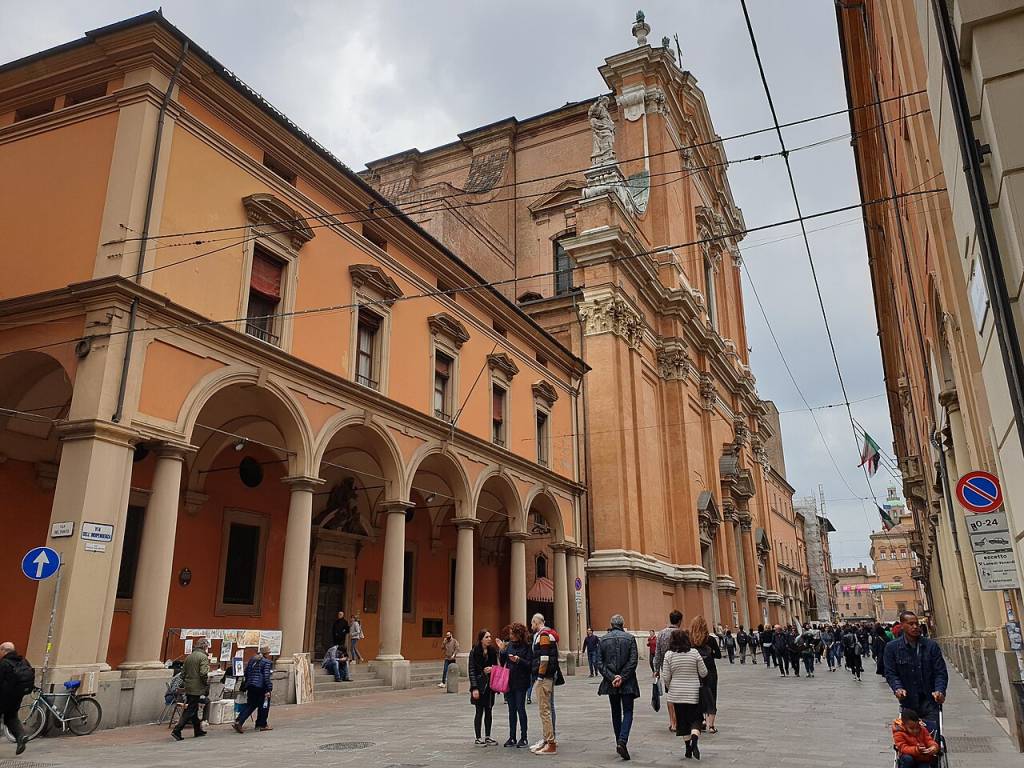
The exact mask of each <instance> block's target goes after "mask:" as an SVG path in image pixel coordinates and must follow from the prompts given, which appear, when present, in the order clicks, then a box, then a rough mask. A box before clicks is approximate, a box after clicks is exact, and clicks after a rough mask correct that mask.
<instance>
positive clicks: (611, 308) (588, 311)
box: [579, 296, 644, 349]
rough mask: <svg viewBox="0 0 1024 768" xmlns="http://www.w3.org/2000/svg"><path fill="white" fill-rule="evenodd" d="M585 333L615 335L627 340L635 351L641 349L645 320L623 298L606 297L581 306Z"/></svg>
mask: <svg viewBox="0 0 1024 768" xmlns="http://www.w3.org/2000/svg"><path fill="white" fill-rule="evenodd" d="M579 311H580V318H581V319H582V320H583V327H584V333H586V335H587V336H596V335H598V334H602V333H614V334H615V335H616V336H621V337H622V338H623V339H625V341H626V343H627V344H629V346H631V347H632V348H633V349H638V348H639V347H640V342H641V341H642V340H643V336H644V320H643V318H642V317H640V315H639V313H638V312H637V311H636V310H634V309H633V308H632V307H631V306H630V305H629V304H628V303H627V302H626V300H625V299H623V298H622V297H621V296H605V297H602V298H599V299H594V300H593V301H588V302H585V303H584V304H581V305H580V308H579Z"/></svg>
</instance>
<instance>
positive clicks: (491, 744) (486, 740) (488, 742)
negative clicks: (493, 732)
mask: <svg viewBox="0 0 1024 768" xmlns="http://www.w3.org/2000/svg"><path fill="white" fill-rule="evenodd" d="M484 743H485V744H486V745H487V746H488V747H496V746H498V742H497V741H495V740H494V739H492V738H491V737H490V736H487V737H485V738H484Z"/></svg>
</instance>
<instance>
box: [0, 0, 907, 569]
mask: <svg viewBox="0 0 1024 768" xmlns="http://www.w3.org/2000/svg"><path fill="white" fill-rule="evenodd" d="M638 2H639V3H641V6H642V8H643V10H644V12H645V13H646V17H647V22H648V23H649V24H650V25H651V28H652V31H651V34H650V36H649V39H650V42H651V43H652V44H657V41H659V40H660V39H661V38H662V37H663V36H665V35H668V36H670V37H671V36H672V35H673V34H678V35H679V42H680V46H681V48H682V64H683V67H684V68H685V69H688V70H690V71H691V72H692V73H693V74H694V75H695V77H696V78H697V80H698V83H699V85H700V87H701V89H702V90H703V91H704V93H705V95H706V97H707V102H708V106H709V109H710V112H711V117H712V120H713V121H714V125H715V129H716V131H717V132H718V134H719V135H720V136H729V135H732V134H736V133H742V132H746V131H750V130H755V129H759V128H766V127H770V126H771V124H772V122H771V113H770V111H769V109H768V105H767V102H766V100H765V96H764V91H763V88H762V85H761V82H760V79H759V76H758V72H757V68H756V63H755V60H754V56H753V53H752V50H751V46H750V41H749V39H748V36H747V31H746V27H745V25H744V21H743V14H742V10H741V8H740V4H739V0H658V1H652V0H632V2H629V3H625V2H619V1H617V0H616V1H614V2H613V1H611V0H560V2H557V3H553V2H550V0H548V1H547V2H537V1H536V0H489V1H488V2H468V1H467V2H454V1H452V0H434V1H432V2H413V0H404V1H400V0H374V2H365V0H364V1H363V2H350V1H348V0H334V1H333V2H319V1H316V0H312V1H305V0H294V1H293V2H289V3H280V2H264V1H263V0H246V2H244V3H243V2H238V1H237V0H223V1H221V2H217V3H210V2H196V1H195V0H164V4H163V13H164V15H165V16H166V17H167V18H168V19H169V20H170V21H171V22H172V23H173V24H175V25H176V26H178V27H179V28H180V29H182V30H183V31H184V32H185V33H186V34H187V35H189V36H190V37H191V38H192V39H193V40H195V41H196V42H197V43H198V44H199V45H201V46H202V47H203V48H205V49H206V50H207V51H209V52H210V53H211V54H212V55H213V56H214V57H215V58H217V59H218V60H220V61H221V63H223V64H224V65H225V66H226V67H227V68H228V69H230V70H232V71H233V72H235V73H236V74H237V75H238V76H239V77H241V78H242V79H243V80H245V81H246V82H247V83H248V84H249V85H250V86H251V87H252V88H254V89H255V90H256V91H258V92H260V93H261V94H263V96H264V97H266V98H267V99H268V100H269V101H270V102H271V103H273V104H274V105H275V106H276V107H277V108H278V109H280V110H281V111H283V112H284V113H285V114H287V115H288V116H289V117H290V118H291V119H292V120H293V121H294V122H296V123H297V124H298V125H299V126H301V127H302V128H304V129H305V130H306V131H308V132H309V133H310V134H312V135H313V136H314V137H315V138H316V139H318V140H319V141H320V142H321V143H322V144H324V145H325V146H326V147H327V148H328V149H330V150H331V151H332V152H334V154H336V155H337V156H338V157H340V158H341V159H342V160H343V161H344V162H346V163H347V164H348V165H349V166H350V167H352V168H355V169H357V170H358V169H361V168H362V167H363V166H364V164H365V163H366V161H368V160H372V159H374V158H378V157H384V156H386V155H389V154H392V153H394V152H398V151H401V150H404V149H409V148H412V147H418V148H419V149H428V148H430V147H433V146H436V145H439V144H444V143H447V142H449V141H452V140H454V139H455V138H456V134H457V133H460V132H463V131H466V130H468V129H471V128H474V127H477V126H480V125H484V124H487V123H490V122H493V121H495V120H499V119H502V118H505V117H510V116H517V117H520V118H523V117H528V116H530V115H534V114H538V113H541V112H545V111H547V110H549V109H553V108H556V107H558V106H560V105H562V104H565V103H566V102H569V101H577V100H580V99H584V98H588V97H590V96H593V95H596V94H598V93H603V92H605V91H607V87H606V86H605V85H604V83H603V81H602V79H601V77H600V74H599V73H598V71H597V68H598V66H600V65H601V64H602V63H603V61H604V59H605V58H606V57H608V56H611V55H613V54H615V53H619V52H621V51H624V50H627V49H628V48H631V47H633V46H634V45H635V41H634V39H633V38H632V36H631V34H630V27H631V26H632V21H633V17H634V14H635V13H636V10H637V3H638ZM748 4H749V6H750V13H751V18H752V23H753V27H754V31H755V34H756V35H757V39H758V46H759V48H760V51H761V57H762V61H763V63H764V67H765V73H766V77H767V79H768V84H769V86H770V88H771V90H772V96H773V98H774V101H775V106H776V110H777V112H778V115H779V119H780V121H781V122H783V123H785V122H788V121H792V120H798V119H801V118H806V117H811V116H814V115H819V114H822V113H825V112H832V111H835V110H837V109H843V108H845V107H846V95H845V89H844V85H843V72H842V62H841V59H840V52H839V47H838V41H837V34H836V18H835V10H834V7H833V4H832V3H828V2H821V0H749V2H748ZM153 9H154V6H153V5H150V4H147V3H146V2H141V1H136V0H92V1H91V2H89V3H80V2H48V3H31V4H30V3H24V2H21V1H20V0H17V1H15V0H0V18H3V19H4V23H3V24H2V25H0V61H10V60H13V59H16V58H19V57H21V56H25V55H28V54H31V53H34V52H36V51H39V50H43V49H45V48H49V47H51V46H54V45H59V44H61V43H65V42H68V41H70V40H73V39H76V38H79V37H81V36H82V34H83V33H84V32H85V31H86V30H89V29H95V28H97V27H100V26H103V25H105V24H109V23H111V22H114V21H118V20H121V19H124V18H127V17H130V16H134V15H136V14H138V13H142V12H145V11H148V10H153ZM918 119H920V118H918ZM849 130H850V127H849V122H848V119H847V118H846V116H845V115H840V116H839V117H834V118H830V119H825V120H819V121H815V122H813V123H809V124H806V125H802V126H797V127H793V128H789V129H784V130H783V133H784V137H785V140H786V143H787V145H788V146H789V147H790V148H791V149H792V148H795V147H799V146H801V145H804V144H810V143H814V142H818V141H821V140H823V139H833V138H834V139H835V141H832V142H830V143H827V144H824V145H822V146H819V147H815V148H811V149H806V150H800V151H794V152H793V154H792V155H791V158H790V160H791V163H792V166H793V173H794V178H795V181H796V186H797V191H798V194H799V195H800V201H801V206H802V208H803V211H804V213H805V214H812V213H815V212H818V211H824V210H828V209H831V208H837V207H840V206H845V205H850V204H853V203H857V202H859V195H858V191H857V184H856V176H855V172H854V164H853V155H852V152H851V148H850V142H849V136H848V134H849ZM778 149H779V145H778V140H777V138H776V137H775V135H774V134H773V133H770V132H769V133H763V134H760V135H758V136H755V137H751V138H748V139H742V140H737V141H730V142H727V143H726V152H727V155H728V156H729V157H730V158H732V159H737V158H741V157H748V156H750V155H754V154H762V153H768V152H776V151H778ZM729 179H730V182H731V186H732V191H733V195H734V197H735V199H736V202H737V204H738V205H739V207H740V208H741V209H742V210H743V214H744V218H745V219H746V223H747V226H748V227H756V226H758V225H762V224H768V223H771V222H775V221H779V220H783V219H788V218H791V217H793V216H794V215H795V208H794V205H793V200H792V197H791V194H790V191H789V185H788V180H787V177H786V172H785V165H784V164H783V161H782V160H781V159H780V158H769V159H767V160H764V161H758V162H742V163H734V164H733V165H732V166H731V167H730V169H729ZM921 205H922V207H923V206H924V205H925V204H924V203H922V204H921ZM807 226H808V229H809V230H810V235H809V238H810V245H811V253H812V255H813V257H814V261H815V267H816V269H817V273H818V277H819V282H820V286H821V294H822V300H823V302H824V305H825V310H826V313H827V316H828V319H829V322H830V324H831V327H832V332H833V337H834V340H835V346H836V351H837V355H838V358H839V364H840V368H841V370H842V373H843V378H844V381H845V383H846V389H847V392H848V395H849V399H850V401H851V402H852V403H853V405H852V408H853V413H854V416H855V418H856V419H857V421H858V422H860V423H861V424H863V425H864V426H865V427H866V428H867V430H868V432H869V433H870V434H871V435H872V436H873V437H874V438H875V440H876V441H877V442H878V443H879V445H881V446H882V448H883V450H884V451H887V452H888V453H889V454H890V455H891V454H892V452H893V450H892V431H891V426H890V423H889V412H888V404H887V402H886V399H885V397H884V392H885V389H884V381H883V375H882V368H881V359H880V353H879V346H878V338H877V326H876V322H875V314H874V307H873V302H872V295H871V284H870V277H869V274H868V268H867V257H866V252H865V247H864V235H863V228H862V224H861V218H860V214H859V212H858V211H847V212H845V213H841V214H836V215H832V216H828V217H823V218H818V219H814V220H812V221H810V222H808V223H807ZM742 251H743V256H744V261H745V264H746V267H747V274H748V276H749V279H747V280H745V284H744V291H745V313H746V320H747V325H748V334H749V339H748V340H749V343H750V346H751V350H752V351H751V364H752V366H753V369H754V373H755V375H756V377H757V382H758V390H759V393H760V396H761V397H762V398H765V399H770V400H773V401H775V403H776V405H777V406H778V408H779V410H780V412H781V413H782V417H781V418H782V431H783V442H784V447H785V453H786V474H787V478H788V480H789V482H790V484H791V485H792V486H793V487H794V488H796V491H797V492H796V495H797V496H798V497H799V496H805V495H809V494H816V493H817V491H818V486H819V485H821V486H822V488H823V490H824V494H825V499H826V513H827V514H828V516H829V518H830V519H831V521H832V523H833V525H834V526H835V527H836V529H837V532H836V533H834V534H832V538H831V547H832V555H833V562H834V565H836V566H837V567H840V566H852V565H857V563H859V562H867V561H868V560H869V558H868V548H869V545H870V543H869V540H868V534H869V533H870V531H871V530H873V529H876V528H878V526H879V523H878V515H877V512H876V511H875V510H874V504H873V502H871V501H870V500H869V501H865V500H864V498H865V497H868V498H870V496H871V495H872V493H874V494H875V495H876V496H877V497H878V498H879V499H880V500H881V499H884V497H885V488H886V485H887V484H889V483H891V482H893V478H892V477H891V476H890V475H888V474H887V473H886V470H885V469H884V468H883V469H881V470H880V471H879V474H878V475H877V476H876V477H875V478H874V479H873V480H872V481H871V486H872V489H871V490H869V487H868V484H867V481H866V479H865V477H864V474H863V473H862V472H861V470H859V469H858V468H857V464H858V462H859V450H860V447H859V444H858V441H857V439H856V438H855V437H854V434H853V431H852V429H851V426H850V422H849V420H848V417H847V415H846V409H845V408H844V407H842V405H839V407H830V408H822V409H820V410H816V411H814V413H813V417H812V414H811V413H810V412H808V411H807V410H806V406H805V402H804V398H806V402H807V403H809V404H810V405H811V406H826V405H834V404H841V403H842V401H843V395H842V391H841V389H840V386H839V381H838V378H837V374H836V369H835V366H834V364H833V362H832V358H831V352H830V350H829V345H828V340H827V338H826V335H825V327H824V323H823V320H822V315H821V310H820V308H819V306H818V301H817V298H816V294H815V288H814V284H813V282H812V279H811V272H810V266H809V263H808V259H807V254H806V252H805V250H804V247H803V242H802V240H801V238H800V237H799V228H798V227H796V226H795V225H790V226H787V227H779V228H775V229H771V230H767V231H762V232H756V233H753V234H751V235H749V236H748V237H747V239H746V240H745V241H744V243H743V246H742ZM751 281H752V284H751ZM752 288H753V289H756V292H757V294H758V296H760V299H761V301H762V303H763V305H764V314H765V315H767V319H768V323H769V324H770V328H771V329H773V330H774V332H775V336H776V338H777V339H778V341H779V345H780V346H781V350H782V354H783V355H784V358H783V357H782V356H780V353H779V350H778V349H777V348H776V346H775V343H774V341H773V340H772V336H771V333H770V332H769V325H768V324H766V322H765V318H764V316H762V313H761V311H760V309H759V308H758V304H757V301H756V299H755V297H754V295H753V290H752ZM784 360H785V362H784ZM786 363H788V366H789V368H790V369H791V370H792V374H793V378H794V379H795V380H796V386H795V385H794V383H793V380H792V379H791V378H790V375H789V373H787V370H786ZM797 386H798V387H799V391H798V390H797ZM800 392H802V394H803V396H802V397H801V394H800ZM801 409H802V410H801ZM815 419H816V420H817V424H818V425H820V431H819V428H818V426H816V424H815Z"/></svg>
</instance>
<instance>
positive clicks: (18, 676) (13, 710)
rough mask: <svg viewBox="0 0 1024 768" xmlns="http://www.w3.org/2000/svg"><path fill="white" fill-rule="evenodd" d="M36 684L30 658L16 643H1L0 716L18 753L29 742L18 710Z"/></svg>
mask: <svg viewBox="0 0 1024 768" xmlns="http://www.w3.org/2000/svg"><path fill="white" fill-rule="evenodd" d="M35 685H36V671H35V670H34V669H33V668H32V665H31V664H29V663H28V660H27V659H26V658H25V657H24V656H22V655H21V654H19V653H18V649H17V648H15V647H14V643H11V642H6V643H0V718H2V719H3V723H4V725H5V726H7V733H8V734H10V736H11V737H12V738H13V739H14V741H15V743H16V744H17V746H16V747H15V748H14V754H16V755H20V754H21V753H22V752H24V751H25V745H26V744H28V739H27V738H25V732H24V730H22V727H21V720H20V719H19V717H18V710H19V709H21V700H22V698H24V697H25V696H27V695H28V694H30V693H32V690H33V689H34V688H35Z"/></svg>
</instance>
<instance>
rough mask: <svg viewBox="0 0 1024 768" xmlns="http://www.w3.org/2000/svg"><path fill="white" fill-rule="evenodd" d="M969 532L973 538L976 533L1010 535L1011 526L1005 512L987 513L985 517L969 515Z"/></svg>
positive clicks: (967, 520) (967, 518) (967, 519)
mask: <svg viewBox="0 0 1024 768" xmlns="http://www.w3.org/2000/svg"><path fill="white" fill-rule="evenodd" d="M965 520H966V522H967V532H968V533H970V534H971V535H972V536H973V535H974V534H976V533H1009V531H1010V524H1009V523H1008V522H1007V520H1006V513H1005V512H986V513H985V514H983V515H967V517H966V518H965Z"/></svg>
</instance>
